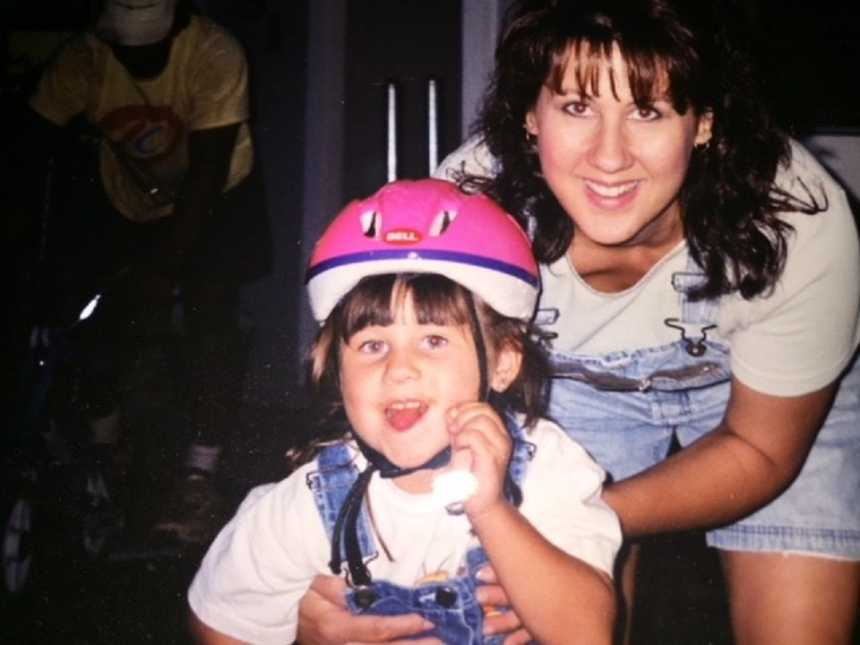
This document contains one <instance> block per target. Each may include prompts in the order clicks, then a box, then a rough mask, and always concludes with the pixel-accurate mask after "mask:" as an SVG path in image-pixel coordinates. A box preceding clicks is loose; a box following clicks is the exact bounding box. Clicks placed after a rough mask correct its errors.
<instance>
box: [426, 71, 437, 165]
mask: <svg viewBox="0 0 860 645" xmlns="http://www.w3.org/2000/svg"><path fill="white" fill-rule="evenodd" d="M427 165H428V169H427V174H428V175H432V174H433V171H435V170H436V166H438V165H439V116H438V110H437V97H436V80H435V79H432V78H431V79H430V80H429V81H427Z"/></svg>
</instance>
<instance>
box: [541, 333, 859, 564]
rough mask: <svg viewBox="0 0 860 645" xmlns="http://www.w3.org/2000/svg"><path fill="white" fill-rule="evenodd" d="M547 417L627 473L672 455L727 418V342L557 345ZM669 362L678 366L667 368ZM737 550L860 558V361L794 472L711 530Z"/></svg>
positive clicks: (618, 474)
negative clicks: (631, 348)
mask: <svg viewBox="0 0 860 645" xmlns="http://www.w3.org/2000/svg"><path fill="white" fill-rule="evenodd" d="M552 362H553V365H554V368H555V370H556V371H557V372H561V373H566V376H564V377H563V378H559V377H557V378H555V379H554V380H553V384H552V392H551V400H550V416H551V417H552V418H553V419H555V420H556V421H557V422H558V423H560V424H561V426H562V427H563V428H565V430H566V431H567V432H568V434H570V435H571V436H572V437H573V438H574V439H575V440H576V441H578V442H580V443H581V444H582V445H583V446H584V447H585V448H586V449H587V450H588V451H589V452H590V453H591V455H592V456H593V457H594V458H595V460H597V462H598V463H600V464H601V466H603V468H605V469H606V471H607V472H608V473H609V475H610V476H611V477H612V479H613V480H615V481H617V480H621V479H625V478H627V477H630V476H631V475H635V474H636V473H638V472H640V471H642V470H645V469H647V468H649V467H651V466H653V465H654V464H657V463H659V462H660V461H662V460H663V459H665V457H666V455H667V452H668V451H669V449H670V443H671V441H672V439H673V437H675V438H677V440H678V442H679V443H680V444H681V445H682V446H687V445H689V444H690V443H692V442H693V441H695V440H696V439H698V438H700V437H702V436H703V435H705V434H707V433H708V432H710V431H711V430H713V428H715V427H716V426H717V425H718V424H719V422H720V421H721V419H722V417H723V414H724V412H725V407H726V402H727V401H728V396H729V387H730V378H731V374H730V372H729V368H728V364H729V363H728V351H727V350H726V348H724V347H722V346H720V345H718V344H714V343H711V342H708V343H707V351H706V352H705V353H704V354H703V355H702V356H699V357H694V356H691V355H690V354H689V352H687V351H684V348H683V345H682V344H681V343H675V344H672V345H667V346H663V347H657V348H650V349H644V350H640V351H636V352H630V353H615V354H609V355H603V356H597V357H595V356H583V355H580V354H564V353H554V354H553V356H552ZM667 366H671V369H668V368H667ZM707 541H708V544H710V545H712V546H715V547H718V548H720V549H726V550H733V551H770V552H803V553H810V554H818V555H823V556H830V557H836V558H846V559H850V560H858V559H860V360H857V358H856V357H855V360H854V364H853V367H851V368H850V370H849V371H848V373H847V374H846V375H845V376H844V378H843V379H842V382H841V384H840V387H839V392H838V395H837V397H836V401H835V403H834V405H833V408H832V409H831V411H830V413H829V414H828V416H827V420H826V422H825V424H824V427H823V428H822V430H821V432H820V433H819V435H818V437H817V439H816V440H815V442H814V445H813V447H812V450H811V452H810V454H809V457H808V459H807V460H806V463H805V465H804V466H803V468H802V470H801V472H800V474H799V476H798V477H797V479H796V480H795V481H794V482H793V483H792V484H791V486H790V487H789V488H788V489H787V490H786V491H785V492H784V493H782V494H781V495H780V496H779V497H777V498H776V499H775V500H773V501H772V502H771V503H769V504H768V505H766V506H764V507H763V508H761V509H760V510H758V511H756V512H755V513H753V514H751V515H749V516H747V517H745V518H744V519H742V520H741V521H739V522H736V523H734V524H730V525H727V526H724V527H721V528H718V529H716V530H713V531H709V532H708V533H707Z"/></svg>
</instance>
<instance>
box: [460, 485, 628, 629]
mask: <svg viewBox="0 0 860 645" xmlns="http://www.w3.org/2000/svg"><path fill="white" fill-rule="evenodd" d="M471 520H472V526H473V528H474V529H475V532H476V533H477V535H478V538H479V539H480V541H481V544H482V546H483V547H484V550H485V551H486V552H487V556H488V557H489V559H490V562H491V563H492V565H493V568H494V570H495V574H496V577H497V578H498V580H499V582H500V583H501V585H502V587H504V590H505V592H506V593H507V597H508V599H509V600H510V603H511V606H512V608H513V610H514V612H516V614H517V615H518V616H519V618H520V619H521V620H522V623H523V626H524V627H525V628H526V629H527V630H528V631H529V633H530V634H531V635H532V636H533V637H534V638H535V639H536V640H538V641H540V642H541V643H544V644H550V643H565V644H573V643H589V644H592V643H611V642H612V629H613V625H614V622H615V614H616V603H615V595H614V591H613V586H612V581H611V580H610V579H609V577H608V576H607V575H606V574H604V573H602V572H599V571H598V570H597V569H595V568H593V567H591V566H590V565H588V564H586V563H585V562H583V561H581V560H579V559H577V558H575V557H573V556H570V555H568V554H567V553H564V552H563V551H561V550H560V549H558V548H556V547H555V546H554V545H552V544H551V543H550V542H549V541H547V540H546V539H545V538H544V537H543V536H542V535H541V534H540V533H538V531H537V530H536V529H535V528H534V527H533V526H532V525H531V524H530V523H529V521H528V520H527V519H526V518H525V517H524V516H523V515H522V514H521V513H520V512H519V511H517V509H515V508H514V507H513V506H512V505H511V504H509V503H508V502H507V501H502V502H500V503H499V504H496V505H494V506H493V507H491V508H489V509H487V511H486V512H484V513H481V514H480V515H477V516H472V517H471Z"/></svg>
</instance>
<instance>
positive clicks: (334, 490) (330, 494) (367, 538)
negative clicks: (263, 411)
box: [307, 443, 377, 563]
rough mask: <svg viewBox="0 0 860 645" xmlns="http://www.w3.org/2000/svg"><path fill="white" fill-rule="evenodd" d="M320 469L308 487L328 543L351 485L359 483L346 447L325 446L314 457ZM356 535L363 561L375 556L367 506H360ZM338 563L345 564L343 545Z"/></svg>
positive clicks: (343, 545) (315, 472)
mask: <svg viewBox="0 0 860 645" xmlns="http://www.w3.org/2000/svg"><path fill="white" fill-rule="evenodd" d="M317 465H318V466H319V469H318V470H316V471H314V472H312V473H309V474H308V476H307V485H308V488H310V489H311V491H312V492H313V496H314V501H315V502H316V505H317V508H318V509H319V512H320V516H321V517H322V520H323V525H324V526H325V529H326V533H327V534H328V537H329V540H330V541H331V540H332V536H333V534H334V525H335V522H336V521H337V516H338V513H339V512H340V509H341V507H342V506H343V505H344V503H345V502H346V498H347V496H348V495H349V491H350V490H351V489H352V485H353V484H354V483H355V481H356V480H357V479H358V475H359V473H358V468H357V467H356V466H355V464H354V463H353V458H352V456H351V455H350V451H349V449H348V448H347V446H346V444H345V443H337V444H333V445H331V446H326V447H325V448H323V450H322V451H321V452H320V453H319V455H318V456H317ZM357 534H358V542H359V547H360V549H361V553H362V555H363V556H364V559H365V560H369V559H373V558H375V557H376V556H377V551H376V545H375V543H374V541H373V535H372V532H371V531H370V521H369V518H368V515H367V506H366V503H365V502H362V508H361V511H360V512H359V515H358V522H357ZM340 552H341V561H342V562H344V563H345V562H346V560H347V556H346V545H345V544H341V545H340Z"/></svg>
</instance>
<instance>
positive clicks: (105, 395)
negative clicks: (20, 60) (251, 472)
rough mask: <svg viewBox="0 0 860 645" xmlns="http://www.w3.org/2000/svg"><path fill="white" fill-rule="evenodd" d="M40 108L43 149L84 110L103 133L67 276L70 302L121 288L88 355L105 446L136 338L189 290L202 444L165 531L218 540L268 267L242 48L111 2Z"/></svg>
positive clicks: (187, 16) (190, 380) (187, 8)
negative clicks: (249, 348) (247, 359)
mask: <svg viewBox="0 0 860 645" xmlns="http://www.w3.org/2000/svg"><path fill="white" fill-rule="evenodd" d="M29 105H30V108H31V115H30V116H31V120H32V122H33V124H34V126H33V128H31V131H32V132H34V133H35V135H34V136H33V138H32V145H33V146H35V147H39V148H41V149H44V150H50V146H51V144H52V142H53V140H54V139H55V138H56V136H57V134H58V128H62V127H64V126H67V125H68V124H69V123H70V122H72V121H73V119H75V118H76V117H79V116H82V117H83V118H84V119H85V120H86V121H87V123H88V124H89V125H90V126H91V127H93V128H95V130H96V131H97V134H98V136H99V138H100V143H99V149H98V167H99V169H98V179H96V180H95V181H94V182H93V185H94V187H95V188H96V189H95V190H92V191H89V192H88V193H87V195H86V198H84V199H80V200H79V202H77V203H75V204H73V205H72V206H71V207H69V206H67V207H66V208H65V209H64V210H65V213H64V217H65V219H66V220H69V219H70V218H72V217H73V218H74V220H73V221H71V222H68V223H67V225H66V227H67V228H68V229H69V230H70V231H72V235H71V236H70V239H69V242H68V243H66V244H65V245H64V249H63V260H62V261H61V263H60V264H61V266H63V271H61V272H60V276H59V280H60V282H61V287H60V289H59V291H60V293H62V294H63V295H64V296H65V298H66V302H65V303H64V305H63V308H66V309H73V308H78V309H79V308H80V304H81V302H82V298H83V297H84V294H91V293H92V292H93V290H94V289H104V290H106V291H107V294H106V297H105V298H104V300H103V307H101V308H100V309H101V311H99V312H98V314H99V316H100V320H99V322H98V324H97V325H96V326H95V329H97V330H98V331H97V332H96V333H95V334H93V337H92V338H91V339H90V342H89V343H88V348H87V350H85V351H84V352H83V355H84V357H85V359H86V361H87V363H88V365H87V376H88V378H87V388H86V403H87V405H88V408H89V416H90V419H91V422H92V427H93V437H92V441H93V444H94V451H95V452H96V454H101V455H104V459H105V460H107V461H109V460H110V459H111V455H112V454H113V453H114V452H115V450H116V444H117V442H118V440H119V434H120V433H119V427H120V425H121V423H122V420H121V416H120V408H119V397H118V392H117V391H116V383H117V379H118V374H119V373H120V371H121V370H122V369H123V365H124V363H127V357H128V355H129V345H130V344H132V342H133V338H134V335H135V334H136V333H139V332H140V331H141V329H142V328H144V327H145V326H146V322H147V320H148V319H150V318H151V316H152V314H153V312H162V313H163V312H168V313H169V312H170V311H171V310H172V309H173V307H174V304H175V301H176V298H177V294H178V295H179V296H180V297H181V302H182V307H183V311H184V322H185V333H184V336H183V339H184V340H183V343H184V345H185V349H184V352H183V354H184V355H185V357H186V359H187V363H188V367H187V371H186V374H187V398H188V401H189V402H190V403H189V405H190V413H189V417H190V433H191V442H190V446H189V448H188V452H187V455H186V458H185V459H184V461H183V465H184V470H183V472H182V473H181V475H180V476H179V477H178V479H177V482H176V488H175V491H174V495H173V497H172V498H171V500H170V502H169V504H168V505H167V506H166V508H165V510H164V512H163V514H162V516H161V517H160V518H159V519H158V522H157V524H156V526H155V528H156V530H158V531H160V532H166V533H169V534H171V535H174V536H175V537H177V538H179V539H180V540H182V541H185V542H191V543H200V542H206V541H208V540H209V539H211V537H212V536H213V535H214V533H215V531H216V530H217V529H218V528H219V527H220V523H221V521H222V513H223V510H222V509H221V500H222V497H221V495H220V494H219V492H218V488H217V486H216V485H215V481H214V479H213V477H214V475H215V472H216V469H217V466H218V463H219V459H220V457H221V454H222V452H223V450H224V445H225V442H226V441H227V440H228V438H229V435H230V433H231V432H234V431H235V430H236V429H237V428H238V423H239V419H238V417H237V410H238V407H239V403H240V394H241V386H242V382H243V373H244V364H243V358H242V351H241V345H242V339H241V335H240V330H239V320H238V313H239V289H240V286H241V285H242V284H244V283H246V282H248V281H250V280H253V279H256V278H258V277H260V276H261V275H263V274H264V273H265V272H266V271H267V270H268V239H267V229H266V224H265V218H266V214H265V211H264V209H263V203H262V190H261V186H260V185H259V177H258V173H256V172H255V171H254V151H253V145H252V140H251V131H250V128H249V124H248V119H249V97H248V66H247V62H246V58H245V55H244V52H243V50H242V47H241V46H240V44H239V43H238V41H237V40H236V39H235V38H234V37H233V36H231V35H230V34H229V33H228V32H227V31H226V30H225V29H223V28H222V27H220V26H218V25H217V24H215V23H213V22H211V21H210V20H208V19H206V18H204V17H202V16H200V15H197V14H196V13H194V11H193V10H192V7H191V5H190V3H188V2H185V1H183V0H180V1H179V2H178V3H177V0H146V1H142V0H122V1H121V2H120V1H118V0H105V1H104V2H103V3H102V5H101V7H100V9H99V11H98V14H97V17H96V19H95V22H94V24H93V26H92V28H91V30H88V31H86V32H85V33H82V34H80V35H78V36H76V37H74V38H73V39H71V40H70V41H69V42H68V43H67V44H66V45H65V46H63V47H62V49H61V50H60V51H59V52H58V53H57V55H56V56H55V57H54V59H53V60H52V61H51V62H50V63H49V64H48V66H47V67H46V69H45V70H44V73H43V74H42V76H41V78H40V80H39V82H38V86H37V88H36V91H35V93H34V94H33V96H32V98H31V99H30V103H29ZM70 211H72V212H70ZM123 356H125V360H123V358H121V357H123Z"/></svg>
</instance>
